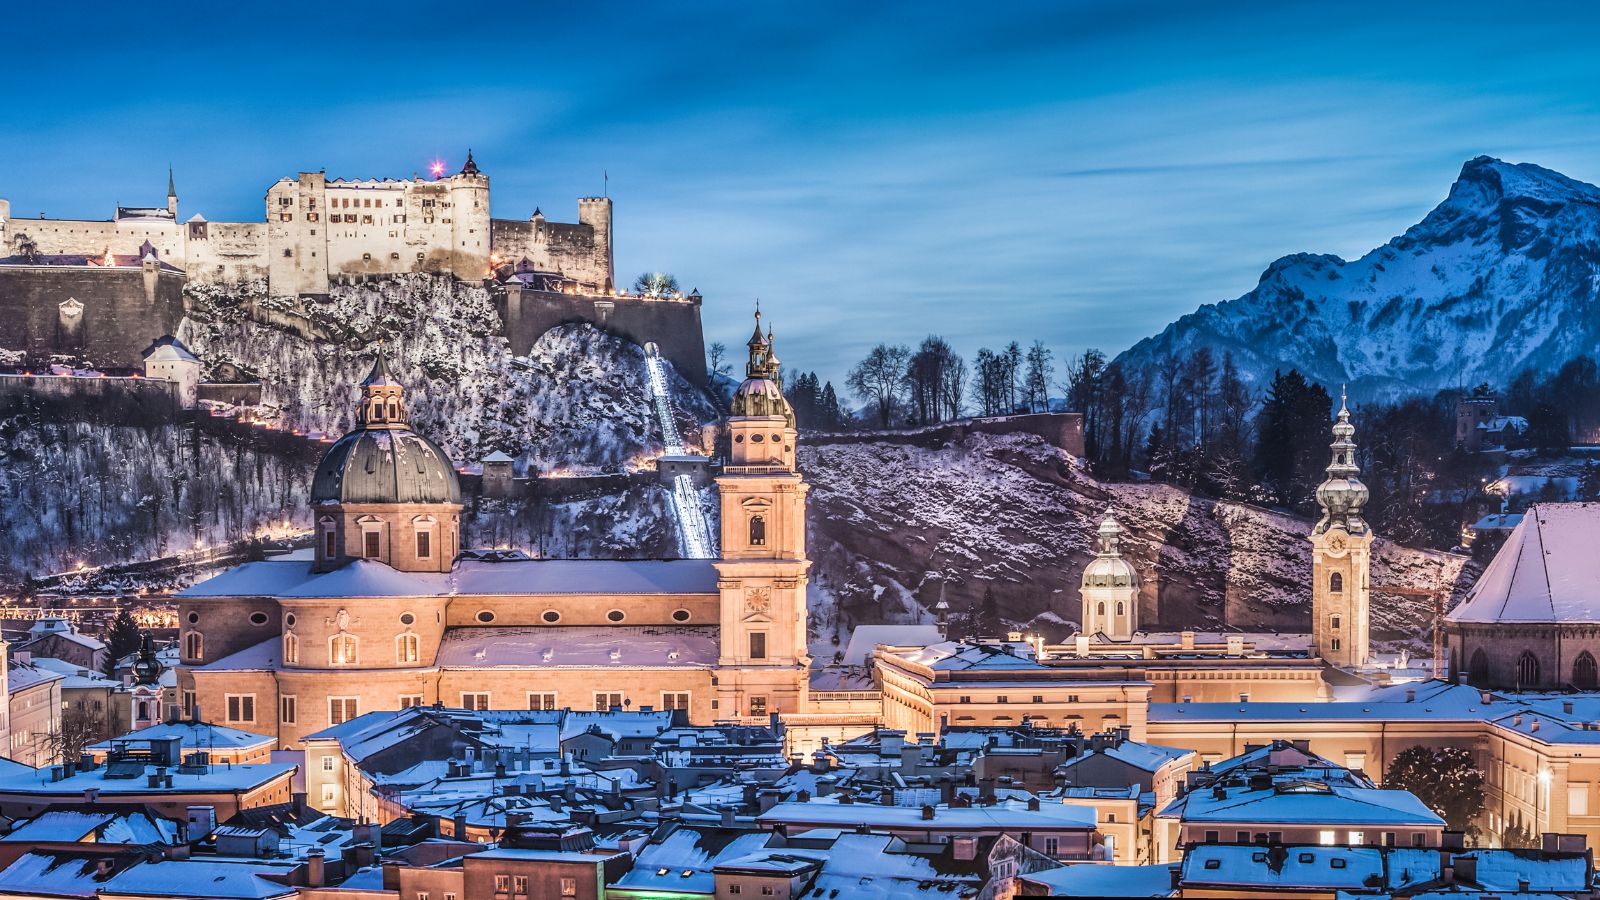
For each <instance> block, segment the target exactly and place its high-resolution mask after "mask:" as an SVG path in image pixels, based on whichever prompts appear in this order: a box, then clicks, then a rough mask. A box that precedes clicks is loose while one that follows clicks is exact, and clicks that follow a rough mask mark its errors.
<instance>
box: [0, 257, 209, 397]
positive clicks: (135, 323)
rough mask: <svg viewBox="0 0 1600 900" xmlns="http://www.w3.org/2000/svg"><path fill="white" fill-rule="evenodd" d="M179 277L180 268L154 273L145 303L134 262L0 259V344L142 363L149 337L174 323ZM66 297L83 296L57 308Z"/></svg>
mask: <svg viewBox="0 0 1600 900" xmlns="http://www.w3.org/2000/svg"><path fill="white" fill-rule="evenodd" d="M135 249H137V247H136V248H135ZM183 285H184V278H183V276H182V275H180V274H177V273H174V272H162V273H160V274H159V275H156V276H155V284H154V294H155V299H154V302H153V303H152V302H151V301H150V300H149V299H147V295H146V291H145V272H144V271H143V270H142V269H139V268H132V267H119V268H98V267H87V266H81V267H80V266H0V348H4V349H7V350H21V351H26V352H27V353H29V354H30V355H34V356H38V357H43V356H48V355H49V354H51V353H71V354H82V355H83V356H84V357H86V358H87V359H88V360H89V361H90V362H92V363H93V364H94V365H97V366H106V367H115V368H138V367H141V366H143V364H144V358H143V355H142V354H143V351H144V348H145V347H146V346H148V345H149V343H150V341H151V340H152V339H154V338H156V337H159V336H161V335H163V334H172V333H174V332H175V331H176V330H177V328H178V322H179V321H180V320H181V319H182V318H183ZM69 298H72V299H76V300H77V301H78V302H79V303H82V304H83V311H82V313H81V314H80V315H78V316H76V317H73V316H70V315H67V314H65V313H64V311H63V310H62V309H61V304H62V303H64V302H66V301H67V300H68V299H69Z"/></svg>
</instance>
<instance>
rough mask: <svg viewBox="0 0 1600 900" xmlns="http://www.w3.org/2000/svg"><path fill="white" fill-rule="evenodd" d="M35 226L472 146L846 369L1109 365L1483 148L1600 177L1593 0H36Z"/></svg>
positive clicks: (731, 322) (559, 207)
mask: <svg viewBox="0 0 1600 900" xmlns="http://www.w3.org/2000/svg"><path fill="white" fill-rule="evenodd" d="M6 25H7V28H6V30H7V31H8V32H9V36H8V38H7V39H6V41H5V46H6V55H7V62H8V65H7V71H8V76H7V79H6V80H7V89H6V94H7V100H6V102H5V103H4V104H0V160H3V161H4V162H5V168H4V177H0V196H3V197H7V198H9V199H10V200H11V201H12V205H13V213H14V214H15V215H18V216H33V215H37V214H39V213H40V212H41V211H42V212H45V213H48V214H49V215H52V216H63V217H66V216H82V217H100V218H103V217H105V216H106V215H107V214H108V213H109V211H110V209H111V207H112V205H113V204H115V203H117V202H119V201H120V202H122V203H125V204H138V203H158V202H160V200H161V197H162V195H163V192H164V191H163V189H164V188H165V180H164V179H165V174H166V166H167V163H168V162H169V161H170V162H171V163H172V164H173V165H174V166H175V168H176V170H177V177H178V188H179V193H180V195H181V198H182V203H183V209H184V213H185V215H187V214H189V213H191V212H202V213H204V214H205V215H206V217H207V218H210V219H212V220H214V221H215V220H224V219H249V220H255V219H259V218H260V216H261V214H262V210H261V198H262V195H263V194H264V192H265V190H266V187H267V185H268V184H270V183H271V182H272V181H273V180H274V179H275V178H277V177H278V176H280V175H283V174H291V173H293V172H295V171H298V170H301V169H318V168H326V169H327V171H328V173H329V174H330V175H334V176H351V177H354V176H385V175H392V176H404V175H408V174H410V173H411V172H414V171H420V170H422V169H423V168H424V167H425V165H426V163H427V161H428V160H430V159H432V158H434V157H436V156H439V157H443V158H444V159H446V160H448V161H450V162H451V163H454V164H459V162H460V160H461V158H462V156H463V155H464V150H465V148H466V147H467V146H469V145H470V146H471V147H473V148H474V151H475V154H476V157H477V159H478V161H479V163H480V164H481V165H482V167H483V168H484V169H485V171H487V172H488V173H489V175H490V176H491V178H492V184H493V197H494V207H495V208H494V212H495V214H496V215H497V216H504V217H511V218H519V217H524V216H526V215H528V214H529V213H530V212H531V211H532V209H533V207H534V206H536V205H537V206H540V207H542V208H543V209H544V211H545V213H546V214H547V215H549V216H550V217H551V218H553V219H559V220H569V221H570V220H573V219H574V218H575V217H576V198H577V197H578V196H580V195H586V194H590V193H593V192H597V191H599V190H600V189H601V173H602V171H609V172H610V176H611V180H610V191H611V195H612V197H613V198H614V199H615V201H616V216H617V245H616V254H617V264H618V269H619V277H630V278H631V276H632V275H633V274H635V273H637V272H639V271H643V270H645V269H666V270H668V271H671V272H674V273H676V274H677V275H678V276H679V278H680V279H681V280H682V281H683V282H684V283H685V284H686V285H690V286H698V287H699V288H700V290H701V291H702V292H703V293H704V294H705V296H706V306H705V310H704V312H705V323H706V329H707V336H708V340H716V339H721V340H723V341H725V342H727V343H728V344H730V345H738V344H739V343H741V342H742V340H743V338H744V337H745V336H747V334H748V323H747V316H748V312H749V308H750V304H751V303H752V301H753V300H754V298H755V297H757V296H759V297H761V298H762V304H763V307H764V308H765V309H767V310H769V311H770V313H771V314H772V319H773V321H774V322H775V325H776V327H777V331H778V334H779V337H780V341H781V342H782V344H781V349H782V355H783V358H784V360H785V362H786V363H787V364H789V365H791V366H795V367H799V368H808V369H809V368H814V369H817V370H819V371H820V372H821V373H822V374H823V375H824V376H825V377H831V378H834V379H839V378H841V377H842V374H843V372H844V371H845V369H846V368H848V366H849V364H850V363H851V362H852V361H853V360H855V359H856V358H858V357H859V356H860V355H861V354H862V353H863V352H864V351H865V350H866V349H867V348H869V347H870V346H871V345H872V344H873V343H876V342H878V341H880V340H893V341H900V342H905V343H913V344H914V343H915V342H916V341H918V340H920V339H921V338H922V337H923V336H925V335H926V334H928V333H929V332H938V333H941V334H943V335H945V336H946V337H947V338H949V339H950V340H951V341H952V343H953V344H955V346H956V347H957V349H958V350H960V351H962V352H963V353H966V354H969V355H970V354H971V353H972V352H973V351H975V350H976V349H977V348H978V347H979V346H983V345H990V346H993V345H998V344H1003V343H1004V342H1006V341H1008V340H1012V339H1016V340H1020V341H1023V342H1027V341H1028V340H1031V339H1033V338H1035V337H1038V338H1042V339H1043V340H1045V341H1046V342H1048V343H1049V344H1050V345H1051V346H1052V347H1053V348H1054V349H1055V351H1056V354H1057V356H1058V358H1064V357H1066V356H1069V355H1072V354H1076V353H1078V352H1080V351H1081V350H1082V349H1083V348H1085V347H1089V346H1096V347H1100V348H1102V349H1104V350H1106V351H1108V352H1111V353H1115V352H1117V351H1120V350H1122V349H1124V348H1126V347H1127V346H1129V345H1131V344H1132V343H1133V342H1135V341H1137V340H1138V339H1140V338H1142V337H1145V336H1147V335H1149V334H1152V333H1155V332H1157V331H1159V330H1160V329H1161V328H1162V327H1163V326H1164V325H1165V324H1166V323H1167V322H1169V321H1171V320H1172V319H1174V318H1176V317H1177V316H1179V315H1181V314H1183V313H1185V312H1188V311H1190V310H1192V309H1193V308H1194V307H1196V306H1197V305H1199V304H1201V303H1206V302H1212V301H1216V300H1222V299H1227V298H1231V297H1234V296H1237V295H1239V294H1241V293H1244V292H1245V291H1247V290H1249V289H1250V288H1251V287H1252V286H1253V285H1254V284H1255V281H1256V279H1257V277H1258V276H1259V274H1260V272H1261V271H1262V269H1264V268H1265V267H1266V265H1267V264H1268V263H1269V262H1270V261H1272V260H1273V259H1275V258H1276V257H1278V256H1281V255H1283V254H1286V253H1292V252H1298V251H1314V252H1330V253H1337V254H1340V255H1344V256H1347V257H1348V256H1356V255H1359V254H1361V253H1363V252H1365V251H1366V250H1368V249H1371V248H1372V247H1374V246H1376V245H1378V244H1380V243H1382V242H1383V241H1385V240H1387V239H1388V238H1390V237H1391V236H1393V235H1395V234H1398V233H1399V232H1400V231H1402V230H1404V229H1405V228H1406V227H1407V226H1408V225H1410V224H1412V223H1413V222H1415V221H1417V220H1418V219H1420V218H1421V217H1422V215H1423V214H1424V213H1426V211H1427V210H1428V209H1429V208H1431V207H1432V206H1433V205H1434V204H1435V203H1437V202H1438V201H1439V200H1440V199H1442V198H1443V197H1444V195H1445V193H1446V191H1447V190H1448V188H1449V185H1450V182H1451V181H1452V179H1453V178H1454V177H1455V175H1456V173H1457V172H1458V170H1459V169H1460V166H1461V163H1462V162H1464V161H1465V160H1466V159H1468V158H1470V157H1472V156H1475V155H1477V154H1480V153H1486V154H1490V155H1494V156H1500V157H1502V158H1506V159H1510V160H1514V161H1519V162H1521V161H1526V162H1536V163H1539V164H1541V165H1545V166H1548V167H1550V168H1554V169H1558V170H1560V171H1563V172H1565V173H1567V174H1569V175H1571V176H1573V177H1576V178H1579V179H1582V180H1586V181H1600V153H1597V152H1596V150H1597V149H1600V61H1597V60H1600V54H1596V53H1595V52H1594V50H1593V46H1594V39H1595V37H1596V33H1597V25H1600V11H1597V10H1595V9H1592V8H1586V5H1580V4H1570V3H1569V4H1541V3H1537V2H1523V3H1518V4H1516V5H1515V6H1507V5H1505V4H1487V3H1474V2H1459V3H1450V4H1400V3H1393V2H1390V3H1385V4H1370V5H1369V4H1360V3H1346V4H1327V3H1318V4H1295V3H1270V4H1242V3H1239V4H1230V3H1209V4H1195V3H1187V2H1174V3H1114V4H1113V3H1103V4H1100V3H1066V2H1061V3H1041V4H1029V3H1001V4H979V3H972V2H962V3H939V2H932V3H871V4H869V3H860V2H847V3H830V2H809V3H805V4H777V3H774V4H749V3H737V4H735V3H726V4H710V3H694V2H672V3H640V4H633V3H622V2H618V3H606V4H599V3H596V4H544V3H534V4H530V3H508V4H504V5H496V4H478V5H474V4H470V3H443V2H437V3H431V4H415V3H407V2H391V3H385V4H382V5H377V4H373V5H370V6H369V5H366V4H360V3H333V4H308V3H297V2H288V3H281V4H275V5H273V6H272V8H271V9H270V11H263V10H258V9H240V8H228V7H226V6H225V5H218V4H191V3H187V2H178V3H169V4H162V5H160V6H159V7H139V6H137V5H136V6H132V7H130V6H128V5H126V4H117V5H115V6H110V5H108V6H105V7H104V8H102V9H97V8H96V5H95V4H73V5H70V6H52V5H49V4H28V5H27V6H25V7H22V8H19V9H8V10H7V12H6Z"/></svg>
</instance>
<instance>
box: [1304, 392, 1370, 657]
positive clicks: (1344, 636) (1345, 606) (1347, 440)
mask: <svg viewBox="0 0 1600 900" xmlns="http://www.w3.org/2000/svg"><path fill="white" fill-rule="evenodd" d="M1355 433H1356V429H1355V426H1354V425H1351V424H1350V409H1349V406H1348V405H1347V404H1346V403H1345V395H1344V391H1343V389H1341V390H1340V391H1339V417H1338V421H1336V422H1335V423H1334V425H1333V443H1332V444H1331V445H1329V446H1330V448H1331V449H1332V451H1333V460H1332V462H1330V463H1329V464H1328V469H1327V472H1328V478H1327V480H1325V481H1323V482H1322V484H1321V485H1320V486H1319V487H1318V488H1317V505H1319V506H1320V507H1322V518H1321V519H1320V520H1318V521H1317V524H1316V525H1315V526H1313V527H1312V529H1311V537H1310V540H1311V634H1312V637H1313V639H1314V640H1315V642H1316V647H1317V655H1318V656H1320V657H1322V659H1323V660H1324V661H1326V662H1327V663H1328V664H1329V665H1333V666H1340V667H1346V668H1353V667H1358V666H1363V665H1366V662H1367V647H1368V636H1367V626H1368V619H1369V616H1370V611H1369V609H1368V602H1369V595H1368V582H1367V567H1368V564H1369V561H1370V554H1371V549H1372V529H1370V528H1368V527H1367V522H1366V520H1365V519H1363V518H1362V517H1361V508H1362V507H1363V506H1365V505H1366V502H1367V486H1366V485H1364V484H1362V483H1361V477H1360V476H1361V470H1360V469H1358V468H1356V462H1355V452H1356V444H1355V440H1354V438H1355Z"/></svg>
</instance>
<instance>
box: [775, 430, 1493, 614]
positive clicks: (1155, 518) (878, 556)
mask: <svg viewBox="0 0 1600 900" xmlns="http://www.w3.org/2000/svg"><path fill="white" fill-rule="evenodd" d="M800 458H801V466H802V468H803V470H804V472H805V474H806V478H807V481H808V482H809V483H810V484H811V487H812V489H811V495H810V500H811V507H810V511H811V519H810V521H811V531H810V536H811V556H812V558H813V559H814V560H816V562H815V567H814V569H813V588H812V610H813V629H814V631H815V632H816V636H817V638H818V640H820V641H822V642H824V643H826V642H829V641H831V639H832V637H833V635H835V634H839V633H844V634H847V633H848V629H849V628H850V627H851V626H853V625H856V624H863V623H870V622H931V621H933V614H932V612H931V610H932V608H933V606H934V604H935V603H937V602H938V601H939V599H940V598H941V597H943V599H944V600H945V601H946V602H947V603H948V604H949V605H950V607H951V609H952V610H955V611H957V612H961V611H964V610H967V609H970V608H972V607H973V606H975V605H976V604H978V603H979V602H981V599H982V597H983V594H984V591H985V590H986V589H992V590H993V592H994V595H995V598H996V600H997V601H998V605H999V608H1000V614H1001V615H1002V617H1003V618H1005V619H1006V620H1007V621H1009V622H1012V623H1014V624H1018V625H1023V624H1026V625H1028V626H1030V627H1034V628H1039V629H1042V630H1043V631H1044V632H1045V633H1046V634H1052V635H1061V634H1064V633H1065V632H1066V631H1067V630H1068V625H1067V623H1075V622H1078V621H1079V610H1080V598H1079V596H1078V579H1079V576H1080V574H1081V573H1082V571H1083V566H1084V565H1085V563H1087V561H1088V559H1089V557H1090V555H1091V553H1092V552H1093V541H1094V535H1095V530H1096V528H1097V527H1098V525H1099V522H1100V519H1101V518H1102V517H1103V516H1104V514H1105V511H1106V509H1107V508H1108V507H1112V508H1114V509H1115V510H1116V515H1117V518H1118V520H1119V521H1120V522H1121V523H1122V525H1123V527H1124V529H1126V532H1127V533H1126V534H1125V536H1124V540H1123V543H1122V547H1123V552H1124V554H1125V555H1126V556H1127V557H1128V558H1129V560H1130V561H1132V562H1133V563H1134V565H1135V566H1136V567H1138V569H1139V571H1140V573H1141V575H1142V577H1143V582H1144V587H1143V591H1142V595H1141V599H1140V608H1141V615H1142V624H1143V627H1145V628H1146V629H1147V630H1154V629H1166V630H1178V629H1184V628H1194V629H1232V630H1256V631H1272V630H1284V631H1308V630H1309V628H1310V604H1311V586H1310V571H1311V553H1310V544H1309V543H1308V542H1307V540H1306V535H1307V534H1309V532H1310V528H1311V523H1310V522H1309V521H1306V520H1302V519H1297V518H1295V517H1293V516H1288V515H1283V514H1281V513H1275V512H1270V511H1267V510H1263V509H1259V508H1255V507H1250V506H1243V505H1239V504H1233V503H1219V502H1214V501H1211V500H1205V499H1202V498H1199V497H1195V496H1193V495H1191V494H1188V493H1186V492H1184V491H1182V490H1179V489H1177V488H1172V487H1168V486H1166V485H1156V484H1102V483H1100V482H1098V481H1095V480H1094V479H1093V478H1091V477H1090V476H1089V475H1088V474H1087V473H1086V472H1084V471H1083V470H1082V469H1081V468H1079V467H1078V465H1077V462H1076V461H1075V460H1074V459H1073V458H1072V457H1071V456H1069V455H1067V454H1066V453H1063V452H1061V451H1059V450H1057V449H1055V448H1053V447H1051V446H1049V445H1047V444H1045V443H1044V442H1043V441H1041V440H1039V439H1038V438H1035V437H1031V436H1024V435H1011V436H990V435H971V436H968V437H967V438H965V439H963V440H961V441H959V442H954V443H952V444H950V445H948V446H945V447H942V448H938V449H926V448H919V447H915V446H909V445H905V444H893V443H875V444H873V443H866V444H861V443H852V444H820V445H816V444H807V443H805V442H802V444H801V453H800ZM1374 559H1375V561H1374V565H1373V572H1372V582H1373V584H1382V585H1393V586H1406V587H1432V586H1434V585H1436V584H1453V585H1457V586H1458V588H1464V587H1465V586H1466V585H1467V584H1468V583H1470V580H1471V578H1472V577H1474V575H1475V568H1474V567H1472V566H1471V564H1470V563H1468V562H1466V561H1465V560H1463V559H1462V558H1460V557H1456V556H1451V555H1448V554H1441V553H1432V552H1427V551H1419V550H1412V549H1410V548H1406V547H1402V546H1399V545H1397V544H1393V543H1391V542H1389V541H1385V540H1382V539H1381V538H1380V540H1378V542H1377V543H1376V545H1375V551H1374ZM1431 616H1432V611H1431V609H1429V608H1428V607H1427V604H1426V601H1419V600H1413V599H1409V598H1389V597H1375V598H1374V603H1373V619H1374V621H1373V631H1374V634H1375V636H1376V637H1379V638H1384V639H1392V640H1404V641H1415V640H1417V639H1420V638H1421V637H1423V636H1424V635H1425V634H1426V632H1427V629H1428V627H1429V625H1430V623H1431Z"/></svg>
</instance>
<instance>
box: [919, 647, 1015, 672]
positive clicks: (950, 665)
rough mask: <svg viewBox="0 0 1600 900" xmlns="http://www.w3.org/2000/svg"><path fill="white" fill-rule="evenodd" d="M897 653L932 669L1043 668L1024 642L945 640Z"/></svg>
mask: <svg viewBox="0 0 1600 900" xmlns="http://www.w3.org/2000/svg"><path fill="white" fill-rule="evenodd" d="M899 656H900V657H901V658H902V659H905V660H906V661H908V662H912V663H916V664H918V665H923V666H927V667H928V668H930V669H933V670H934V671H946V670H960V669H1042V668H1044V666H1043V665H1042V664H1040V663H1039V661H1038V660H1036V659H1034V656H1033V646H1032V645H1030V644H1027V643H1025V642H1023V643H1015V644H968V643H964V642H962V641H945V642H943V643H939V644H933V645H931V646H926V647H922V648H920V649H917V650H912V651H910V652H907V653H901V654H899Z"/></svg>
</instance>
